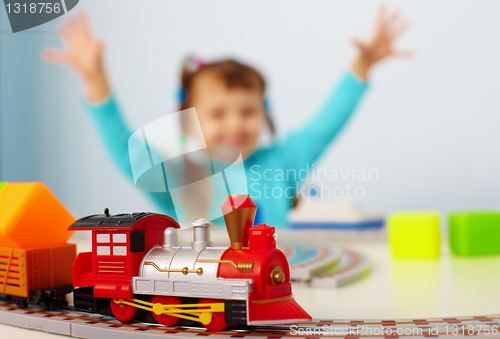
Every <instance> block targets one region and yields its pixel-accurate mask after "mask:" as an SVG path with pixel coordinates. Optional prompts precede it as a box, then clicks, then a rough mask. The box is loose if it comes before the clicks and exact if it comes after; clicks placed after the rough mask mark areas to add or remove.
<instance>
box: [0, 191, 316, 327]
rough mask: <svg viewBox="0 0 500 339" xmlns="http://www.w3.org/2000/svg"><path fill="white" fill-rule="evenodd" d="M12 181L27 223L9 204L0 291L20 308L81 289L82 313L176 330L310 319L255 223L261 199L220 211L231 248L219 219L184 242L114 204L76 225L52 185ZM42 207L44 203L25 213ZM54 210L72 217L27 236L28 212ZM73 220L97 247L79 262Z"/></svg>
mask: <svg viewBox="0 0 500 339" xmlns="http://www.w3.org/2000/svg"><path fill="white" fill-rule="evenodd" d="M0 184H1V183H0ZM8 185H9V187H8V189H7V190H6V189H5V187H4V188H2V186H1V185H0V202H2V201H4V200H5V201H6V199H7V198H9V199H10V201H12V199H11V198H12V197H14V196H16V198H19V197H20V192H24V194H25V195H24V196H23V199H20V200H22V203H19V204H18V205H16V206H10V209H9V211H10V210H15V211H18V212H19V211H20V210H23V209H24V213H21V214H23V216H24V219H23V218H21V219H19V218H13V217H12V216H8V215H7V214H8V213H7V211H8V210H7V209H2V206H1V205H2V204H0V212H1V213H0V294H4V295H7V296H8V297H10V298H11V299H13V301H14V302H16V303H17V305H18V306H20V307H26V305H27V304H28V303H29V304H41V303H43V304H45V305H62V304H64V295H65V294H66V293H68V292H70V291H71V289H72V288H73V287H74V290H73V301H74V308H75V310H77V311H82V312H90V313H100V314H105V315H112V316H114V317H115V318H117V319H118V320H119V321H122V322H132V321H135V320H143V321H144V320H146V321H149V320H153V319H154V320H153V321H157V322H158V323H160V324H163V325H166V326H173V325H175V324H178V323H179V321H184V322H186V321H187V322H189V321H191V322H193V321H195V322H198V323H201V324H202V325H203V326H204V327H205V328H207V329H208V330H209V331H212V332H216V331H220V330H222V329H224V328H226V327H227V326H232V325H244V326H246V325H263V324H287V323H295V322H303V321H307V320H309V319H311V317H310V316H309V315H308V314H307V313H306V312H305V311H304V310H303V309H302V308H301V307H300V306H299V305H298V304H297V302H296V301H295V299H294V298H293V295H292V290H291V284H290V270H289V266H288V262H287V259H286V257H285V255H284V254H283V253H282V252H281V251H280V250H278V249H277V248H276V234H275V229H274V227H270V226H267V225H264V224H259V225H256V226H252V225H253V222H254V218H255V213H256V205H255V203H254V202H253V201H252V199H251V198H250V197H249V195H230V196H228V198H227V199H226V201H225V202H224V204H223V205H222V207H221V208H222V211H223V214H224V219H225V223H226V226H227V230H228V234H229V238H230V241H231V246H230V247H229V248H226V247H214V246H212V242H211V241H210V226H211V223H210V222H208V221H207V220H205V219H199V220H197V221H195V222H193V223H192V226H193V242H192V243H191V246H184V247H182V246H179V244H178V241H177V229H179V228H180V226H179V224H178V223H177V222H176V221H175V220H174V219H173V218H171V217H169V216H166V215H163V214H157V213H132V214H118V215H110V214H109V211H108V210H107V209H106V210H105V213H104V214H102V215H92V216H88V217H85V218H82V219H80V220H77V221H75V222H73V221H74V219H72V217H71V216H70V215H69V213H67V211H66V210H65V209H64V207H63V206H62V205H60V203H59V202H58V201H57V199H55V197H54V196H53V195H52V194H51V193H50V191H48V189H47V188H46V187H45V186H44V185H43V184H41V183H20V184H14V183H12V184H8ZM23 185H24V186H23ZM26 185H28V186H26ZM30 185H31V186H30ZM40 185H41V186H40ZM38 191H41V192H43V194H39V193H37V192H38ZM51 199H52V200H51ZM54 199H55V200H54ZM42 202H43V203H42ZM48 202H51V205H50V206H49V205H47V203H48ZM38 203H41V204H42V205H44V208H43V209H39V210H36V211H27V210H26V209H29V208H32V207H30V206H37V204H38ZM58 204H59V205H58ZM31 212H33V213H31ZM35 212H36V213H35ZM2 213H3V214H2ZM53 213H57V214H61V215H63V214H64V213H66V214H64V216H65V217H64V218H62V219H61V218H60V219H59V220H58V222H57V223H56V224H57V227H55V228H54V231H53V232H52V233H51V236H50V237H45V238H44V240H43V241H41V240H40V239H41V238H43V237H42V236H40V235H39V236H38V237H33V239H32V241H31V242H29V241H28V242H26V238H27V237H28V234H29V233H30V232H35V231H33V227H36V226H33V225H34V222H33V219H30V218H27V217H26V215H36V218H38V219H37V220H42V221H43V222H48V220H50V217H51V214H52V217H53ZM2 216H3V217H4V219H2ZM44 218H46V219H47V220H43V219H44ZM13 220H15V223H17V225H20V224H23V221H22V220H24V221H25V222H24V224H23V227H22V228H23V232H20V231H17V232H15V231H13V230H15V228H16V227H15V226H16V225H14V222H12V223H11V221H13ZM20 220H21V221H20ZM68 221H69V222H68ZM72 222H73V224H72V225H71V226H70V227H69V228H68V229H69V230H70V231H83V230H91V231H92V252H84V253H80V254H79V255H78V256H77V257H76V260H74V258H75V252H76V251H75V246H74V245H70V244H65V241H67V238H69V235H71V232H67V231H65V232H66V233H67V235H66V238H65V237H64V235H62V233H58V231H60V230H61V229H62V228H61V226H60V225H63V224H65V225H66V226H64V228H67V227H68V226H67V225H68V224H70V223H72ZM56 224H54V225H56ZM37 229H38V228H37ZM30 230H31V231H30ZM21 240H22V241H24V243H21ZM50 241H52V242H54V241H55V242H56V243H54V244H52V243H50ZM62 241H63V242H64V243H61V242H62ZM41 245H43V246H41ZM19 247H24V248H23V249H19ZM73 260H74V262H73ZM71 263H72V265H71ZM71 280H72V285H73V286H71ZM14 285H15V286H14ZM68 285H69V286H68ZM14 287H15V288H14Z"/></svg>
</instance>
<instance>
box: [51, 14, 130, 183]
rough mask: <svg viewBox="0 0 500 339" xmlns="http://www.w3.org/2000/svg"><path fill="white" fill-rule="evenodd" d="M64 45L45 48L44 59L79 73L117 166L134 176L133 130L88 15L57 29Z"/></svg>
mask: <svg viewBox="0 0 500 339" xmlns="http://www.w3.org/2000/svg"><path fill="white" fill-rule="evenodd" d="M57 34H58V35H59V37H60V38H61V40H62V42H63V44H64V47H63V48H61V49H54V48H45V49H44V50H43V51H42V58H43V59H44V60H46V61H48V62H53V63H56V64H61V65H66V66H68V67H69V68H71V69H72V70H74V71H75V73H76V74H77V75H78V77H79V78H80V80H81V83H82V87H83V92H84V97H85V100H84V108H85V110H86V111H87V114H88V115H89V116H90V117H91V119H92V120H93V122H94V124H95V126H96V128H97V131H98V133H99V135H100V136H101V139H102V140H103V142H104V144H105V146H106V148H107V150H108V152H109V153H110V155H111V157H112V158H113V159H114V160H115V162H116V163H117V165H118V167H120V169H122V170H123V171H124V172H125V174H127V176H129V177H132V172H131V169H130V161H129V155H128V138H129V137H130V135H131V134H132V131H131V130H130V128H129V127H128V125H127V124H126V123H125V121H124V120H123V116H122V114H121V111H120V109H119V106H118V104H117V102H116V101H115V98H114V96H113V95H111V88H110V85H109V80H108V77H107V74H106V70H105V67H104V62H103V52H104V42H103V41H102V40H98V39H96V38H95V37H94V36H93V33H92V27H91V24H90V20H89V17H88V15H87V14H86V13H85V12H81V13H79V14H77V15H76V16H70V17H69V18H68V19H67V20H65V21H64V22H63V23H62V24H61V25H59V27H58V28H57Z"/></svg>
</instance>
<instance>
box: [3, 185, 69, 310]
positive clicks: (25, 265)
mask: <svg viewBox="0 0 500 339" xmlns="http://www.w3.org/2000/svg"><path fill="white" fill-rule="evenodd" d="M73 221H74V218H73V217H72V216H71V214H70V213H69V212H68V211H67V210H66V208H65V207H64V206H63V205H62V204H61V203H60V202H59V201H58V200H57V198H56V197H55V196H54V195H53V194H52V193H51V192H50V191H49V189H48V188H47V187H46V186H45V185H44V184H42V183H36V182H35V183H5V182H3V183H0V294H3V295H7V296H8V297H10V298H11V299H12V301H14V302H15V303H16V304H17V305H18V306H19V307H26V306H27V304H41V303H43V304H45V305H47V306H52V305H60V304H64V303H65V295H66V294H67V293H69V292H71V291H72V289H73V286H72V276H71V263H72V262H73V261H74V259H75V257H76V245H74V244H66V241H67V240H68V239H69V237H70V236H71V233H69V232H67V231H66V228H67V227H68V225H70V224H71V223H72V222H73Z"/></svg>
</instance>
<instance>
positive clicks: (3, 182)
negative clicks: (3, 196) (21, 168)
mask: <svg viewBox="0 0 500 339" xmlns="http://www.w3.org/2000/svg"><path fill="white" fill-rule="evenodd" d="M6 183H7V182H6V181H0V190H1V189H2V187H3V185H5V184H6Z"/></svg>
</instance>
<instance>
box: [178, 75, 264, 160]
mask: <svg viewBox="0 0 500 339" xmlns="http://www.w3.org/2000/svg"><path fill="white" fill-rule="evenodd" d="M190 95H191V100H190V104H191V106H194V107H195V108H196V112H197V113H198V118H199V120H200V124H201V129H202V131H203V136H204V137H205V142H206V143H207V145H231V146H235V147H237V148H239V149H240V151H241V154H242V155H243V157H244V158H246V157H248V156H249V155H250V154H251V153H252V152H253V151H254V150H255V149H256V148H257V146H258V142H259V136H260V131H261V130H262V127H263V125H264V122H265V115H264V114H265V113H264V107H263V101H262V100H263V99H262V95H261V94H260V93H259V91H258V90H257V89H247V88H241V87H234V88H228V87H227V86H226V83H225V82H224V80H222V79H220V78H217V77H216V76H214V75H210V74H206V75H201V74H200V75H199V77H197V78H196V80H195V82H194V83H193V88H192V89H191V92H190ZM191 123H192V122H189V124H191ZM189 130H193V129H191V128H190V126H188V131H187V132H188V134H190V135H191V136H192V137H195V138H200V137H203V136H195V135H192V133H190V131H189Z"/></svg>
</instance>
